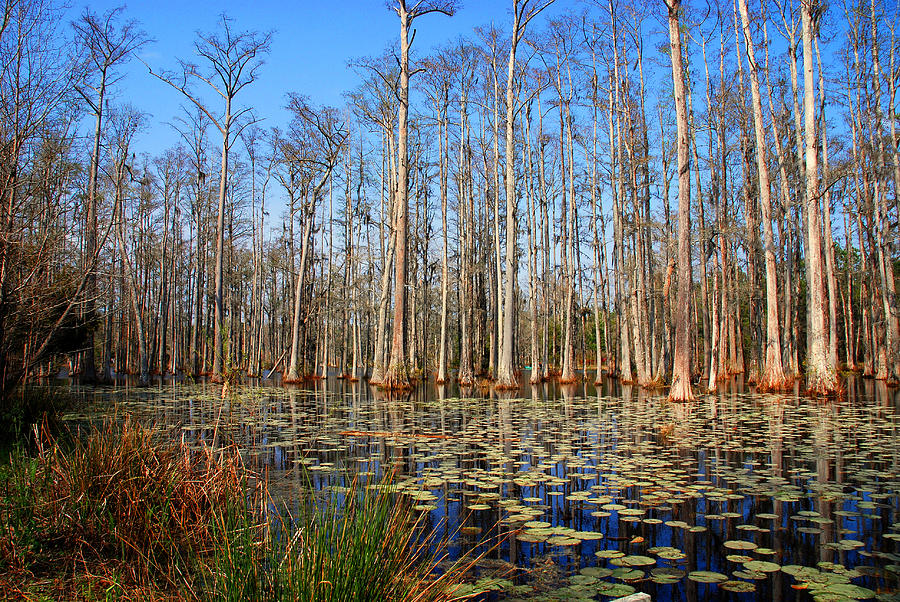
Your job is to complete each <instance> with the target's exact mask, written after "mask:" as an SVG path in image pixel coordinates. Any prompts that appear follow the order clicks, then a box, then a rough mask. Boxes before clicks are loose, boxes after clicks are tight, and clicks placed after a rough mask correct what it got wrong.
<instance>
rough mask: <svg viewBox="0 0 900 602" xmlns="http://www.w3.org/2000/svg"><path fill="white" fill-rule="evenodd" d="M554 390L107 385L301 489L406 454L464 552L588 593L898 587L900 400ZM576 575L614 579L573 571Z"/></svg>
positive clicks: (336, 481)
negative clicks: (539, 572) (445, 393)
mask: <svg viewBox="0 0 900 602" xmlns="http://www.w3.org/2000/svg"><path fill="white" fill-rule="evenodd" d="M547 391H549V392H551V394H549V395H543V394H540V391H539V390H538V394H536V395H535V396H533V397H530V398H524V399H503V400H497V399H460V398H447V399H431V400H426V401H421V400H416V399H415V398H414V397H409V398H403V399H390V400H386V399H376V398H375V397H373V396H372V394H371V393H370V391H369V390H368V389H367V388H366V387H365V386H359V385H356V386H354V387H349V386H348V387H345V388H344V390H343V391H335V390H329V389H325V388H322V387H319V388H317V389H315V390H301V389H291V390H284V389H275V388H270V389H254V388H249V387H248V388H237V389H236V390H235V391H234V392H233V395H232V396H230V397H229V398H228V399H226V400H224V401H223V400H222V399H221V396H220V395H217V394H216V391H215V390H214V388H210V389H207V388H204V387H202V386H197V387H177V388H167V389H165V390H160V391H156V392H154V391H147V390H143V391H129V392H127V393H120V392H115V393H106V395H109V396H110V397H113V398H115V399H116V400H117V401H118V403H119V404H120V406H121V407H122V408H124V409H126V410H127V411H128V412H129V413H132V414H134V415H136V416H143V417H145V418H146V419H147V420H148V421H153V422H154V423H156V424H162V425H163V426H164V427H166V428H167V429H168V431H167V432H169V433H170V435H171V436H173V437H178V438H179V439H182V438H183V439H184V440H185V442H186V443H188V444H193V445H198V446H200V445H215V444H216V442H218V443H219V444H224V443H225V442H233V443H235V444H237V445H238V446H240V447H241V448H242V449H244V450H245V453H246V454H247V461H248V462H250V463H251V464H254V465H258V466H259V467H260V468H265V469H267V470H268V471H269V474H270V480H271V481H274V482H278V481H279V480H280V482H281V485H280V486H279V488H280V489H279V491H280V493H281V495H282V496H283V497H284V498H285V499H290V498H291V496H296V495H297V494H298V489H297V483H299V482H300V481H301V480H303V479H307V478H309V479H311V480H312V483H313V484H314V486H315V487H316V488H317V489H319V490H322V491H333V490H334V488H336V487H340V486H342V485H345V484H346V482H347V480H348V479H349V478H352V475H356V476H357V477H359V476H360V475H362V476H364V477H365V478H368V479H370V480H375V479H377V478H378V477H379V475H381V474H383V473H385V472H388V471H390V472H392V473H393V474H394V475H395V477H394V479H395V482H396V483H397V487H398V491H400V492H401V494H402V495H404V496H409V498H410V499H411V500H413V502H414V504H415V507H416V508H417V509H418V510H419V511H420V512H423V513H428V514H429V516H430V520H432V521H433V522H437V521H439V520H442V519H446V520H447V521H448V526H449V528H450V530H451V531H452V530H453V529H454V528H456V527H461V528H460V529H459V530H458V533H459V537H460V540H459V541H458V543H457V546H458V547H457V549H458V551H463V550H465V549H467V546H470V545H473V544H474V542H473V541H470V540H472V539H474V536H476V535H478V536H479V537H480V535H481V534H485V533H495V534H497V535H498V536H499V535H502V530H503V529H506V530H508V531H509V532H510V533H511V534H510V536H509V537H506V538H505V539H504V540H503V541H504V543H502V544H501V546H500V548H499V552H500V554H501V555H502V556H503V558H504V559H505V560H508V561H509V562H511V563H513V564H515V565H518V566H521V567H524V568H529V569H530V568H533V567H534V566H535V564H536V563H537V562H539V561H540V560H541V559H543V558H552V559H554V562H555V563H556V564H557V566H558V570H559V573H560V575H561V579H563V586H564V587H565V588H566V589H565V591H566V592H568V593H567V594H566V595H568V596H570V597H572V598H574V599H583V598H584V599H586V598H594V599H597V598H598V597H599V598H605V597H607V596H613V595H626V594H627V593H631V591H635V590H636V589H641V590H645V591H647V588H649V587H653V588H654V589H653V597H654V600H657V599H659V600H665V599H679V598H682V597H684V595H685V589H684V588H685V587H686V584H687V583H688V582H689V581H691V582H694V583H697V584H699V585H695V586H693V587H699V588H700V589H701V590H703V591H705V590H706V588H713V590H711V591H715V588H718V589H721V590H723V591H727V592H733V593H735V594H741V593H743V594H748V595H750V594H753V595H755V596H757V597H759V598H767V597H772V595H773V588H776V587H780V588H782V589H783V590H785V591H783V592H782V594H783V595H782V597H785V598H786V597H790V596H791V595H792V594H793V592H792V590H791V589H790V587H791V586H792V585H794V586H798V587H802V588H803V589H804V590H805V591H807V592H809V593H811V594H813V595H814V596H819V597H820V598H822V599H855V598H853V596H862V595H864V594H866V593H867V592H869V591H872V592H874V591H878V592H881V593H884V594H885V595H889V594H892V593H894V592H896V591H897V588H898V581H900V547H898V546H900V516H898V507H900V497H898V491H900V473H898V470H900V469H898V466H900V460H898V458H900V437H897V431H898V427H900V414H898V413H897V410H896V408H895V407H894V406H893V405H891V404H885V403H878V402H876V401H873V400H872V399H871V398H860V399H854V400H852V401H830V402H827V403H821V402H817V403H811V402H809V400H806V399H803V398H796V397H790V396H771V395H756V394H750V393H729V394H720V395H711V396H705V397H701V398H699V399H698V400H697V401H696V402H694V403H691V404H680V405H678V406H675V405H670V404H667V403H665V401H664V400H663V398H661V397H654V396H649V395H645V394H644V393H642V392H637V391H633V392H631V390H630V389H628V388H625V389H623V390H622V391H621V394H618V395H616V396H605V395H598V396H589V397H578V396H571V395H570V396H566V397H561V398H554V397H553V395H552V390H551V389H547ZM823 561H824V562H826V563H827V562H831V563H833V565H834V566H833V567H829V565H827V564H825V565H822V564H821V563H822V562H823ZM837 566H842V567H844V569H843V571H842V570H841V569H837V568H835V567H837ZM791 567H800V568H799V569H796V570H795V569H794V568H791ZM825 567H829V568H825ZM584 571H588V572H587V573H585V572H584ZM791 571H794V573H796V574H794V573H792V572H791ZM779 572H783V573H785V574H786V576H783V577H777V575H778V574H779ZM823 575H825V576H823ZM575 576H580V577H590V578H594V579H598V580H599V581H598V582H597V583H588V582H587V581H586V580H585V579H578V580H576V581H573V582H568V581H565V580H566V579H571V578H574V577H575ZM623 576H625V577H626V579H627V581H628V584H624V583H622V581H623V579H622V577H623ZM605 580H608V581H605ZM524 583H527V578H525V581H524V582H523V581H522V578H519V580H517V581H515V584H516V586H519V585H523V584H524ZM604 584H605V585H604ZM832 585H851V586H854V587H853V588H850V587H846V588H840V587H839V588H836V589H834V588H832V589H829V587H830V586H832ZM619 586H622V587H619ZM856 587H858V588H860V589H855V588H856ZM572 588H576V589H572ZM584 588H588V589H584ZM626 588H631V591H626ZM502 591H503V592H504V593H503V594H501V595H506V594H509V592H510V591H511V590H509V589H508V588H505V589H503V590H502ZM547 591H549V590H547V589H545V590H540V588H535V591H533V592H525V591H523V592H519V593H516V594H515V595H521V596H539V595H545V594H547ZM610 592H612V593H610ZM560 595H561V594H560ZM751 597H752V596H751ZM860 599H864V598H860Z"/></svg>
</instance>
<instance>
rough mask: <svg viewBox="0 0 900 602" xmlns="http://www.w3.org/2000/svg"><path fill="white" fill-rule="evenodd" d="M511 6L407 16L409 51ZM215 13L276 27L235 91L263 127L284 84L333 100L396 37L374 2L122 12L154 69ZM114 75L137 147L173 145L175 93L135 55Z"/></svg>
mask: <svg viewBox="0 0 900 602" xmlns="http://www.w3.org/2000/svg"><path fill="white" fill-rule="evenodd" d="M510 4H511V3H510V2H505V1H499V0H498V1H478V0H472V1H470V2H467V3H464V4H463V6H462V8H461V9H460V10H459V11H458V12H457V14H456V15H455V16H453V17H446V16H444V15H440V14H430V15H427V16H424V17H422V18H421V19H419V20H417V21H416V23H415V24H416V29H417V30H418V32H417V35H416V38H415V49H417V50H418V52H419V53H423V54H424V53H426V52H427V51H428V49H430V48H433V47H434V46H436V45H439V44H442V43H444V42H446V41H448V40H452V39H454V38H456V37H458V36H460V35H469V34H471V33H472V31H473V28H475V27H476V26H480V25H486V24H490V23H492V22H493V23H495V24H497V25H498V26H500V27H504V28H505V27H506V24H507V21H508V20H509V8H508V7H509V5H510ZM557 4H558V5H559V6H556V7H554V11H555V12H558V11H560V10H561V9H563V8H565V7H571V6H572V5H573V4H574V3H573V2H571V1H568V2H567V1H565V0H562V1H560V2H558V3H557ZM119 5H121V2H116V1H114V0H95V1H92V2H88V3H78V4H76V5H75V6H74V7H73V9H72V18H73V19H74V18H76V17H77V16H78V14H79V13H80V12H81V11H82V10H83V9H84V7H85V6H87V7H89V8H90V9H91V10H92V11H94V12H96V13H100V14H102V13H103V12H104V11H106V10H109V9H111V8H114V7H116V6H119ZM223 11H224V12H226V13H227V14H228V15H229V16H230V17H232V18H234V20H235V27H236V28H237V29H239V30H259V31H266V30H274V32H275V33H274V37H273V43H272V50H271V53H270V54H269V56H268V57H267V58H266V65H265V66H264V67H263V71H262V73H261V77H260V80H259V81H258V83H256V84H254V85H253V86H251V87H249V88H246V89H245V90H244V91H242V92H241V94H240V95H239V96H238V99H237V100H238V103H239V104H240V105H241V106H248V105H252V106H253V107H254V110H255V111H256V112H257V114H258V115H260V116H262V117H264V118H265V121H264V122H263V123H262V124H261V126H263V127H272V126H275V125H279V126H281V125H284V124H285V122H286V121H287V116H286V112H285V111H284V109H283V106H284V104H285V95H286V94H287V93H288V92H298V93H301V94H305V95H307V96H309V97H310V98H311V99H312V100H313V101H314V102H315V103H317V104H329V105H333V106H341V105H342V104H343V99H342V97H341V94H342V93H343V92H345V91H348V90H351V89H352V88H354V87H355V86H356V85H357V84H358V82H359V80H358V78H357V76H356V74H355V73H354V72H353V71H352V70H351V69H349V68H348V67H347V63H348V61H350V60H352V59H355V58H359V57H362V56H371V55H378V54H381V53H382V52H383V51H384V49H386V48H387V47H388V46H393V45H396V44H397V39H398V37H399V20H398V18H397V15H396V14H395V13H394V12H393V11H391V10H389V9H388V8H387V7H386V3H385V2H384V1H383V0H347V1H344V2H327V1H326V2H318V1H311V0H297V1H294V2H287V1H283V0H255V1H253V2H224V3H222V2H219V3H213V2H207V1H204V0H180V1H178V0H156V1H151V0H141V1H133V2H131V3H129V4H127V5H126V11H125V14H126V16H127V17H128V18H131V19H135V20H137V21H138V22H139V23H140V24H141V26H142V28H143V29H144V30H145V31H146V32H147V33H148V34H149V35H150V37H152V38H153V39H154V42H153V43H152V44H149V45H147V46H145V47H144V48H143V49H142V51H141V53H140V55H141V58H142V59H143V60H144V61H146V62H147V63H148V64H149V65H151V66H153V68H154V70H156V69H160V70H162V69H174V68H176V67H177V62H176V59H178V58H184V59H187V60H191V59H193V42H194V40H195V39H196V32H197V31H198V30H199V31H203V32H209V31H212V30H214V29H215V27H216V25H217V22H218V19H219V15H220V14H221V13H222V12H223ZM548 13H549V11H548ZM122 73H123V74H124V75H125V77H124V78H123V79H122V80H121V81H120V82H118V83H117V84H116V87H115V89H114V90H113V102H114V103H124V102H128V103H131V104H132V105H134V106H135V107H136V108H138V109H140V110H142V111H144V112H146V113H149V114H150V119H149V124H150V125H149V127H148V130H147V131H146V132H145V133H143V134H142V135H141V136H139V139H138V141H137V144H138V147H139V148H140V149H141V150H143V151H145V152H149V153H151V154H155V153H158V152H160V151H162V150H163V149H165V148H167V147H169V146H171V145H173V144H175V143H176V142H177V135H176V134H175V133H174V132H173V131H172V130H171V128H170V127H169V126H168V125H166V123H167V122H171V121H172V119H173V118H174V117H175V116H176V115H178V114H179V105H181V104H183V103H184V99H183V98H182V97H181V95H180V94H179V93H178V92H177V91H175V90H173V89H171V88H169V87H167V86H165V84H163V83H162V82H160V81H159V80H156V79H155V78H153V77H152V76H150V75H149V74H148V73H147V70H146V68H145V67H144V66H143V65H142V64H141V63H140V62H139V61H132V62H131V63H130V64H129V65H128V66H127V67H125V68H124V69H122ZM414 84H415V82H414ZM216 106H218V105H216Z"/></svg>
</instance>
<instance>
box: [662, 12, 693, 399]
mask: <svg viewBox="0 0 900 602" xmlns="http://www.w3.org/2000/svg"><path fill="white" fill-rule="evenodd" d="M665 3H666V7H667V8H668V13H669V14H668V18H669V44H670V47H669V48H670V54H671V57H672V82H673V88H674V94H675V117H676V123H677V127H678V289H677V293H676V300H675V304H676V308H677V310H676V312H675V357H674V369H673V373H672V387H671V388H670V389H669V400H670V401H690V400H692V399H693V398H694V394H693V392H692V391H691V345H690V337H691V324H690V320H691V279H692V278H691V223H690V220H691V174H690V164H689V161H690V158H689V154H690V134H689V132H688V120H687V102H686V99H685V86H684V68H683V66H682V58H681V33H680V31H679V21H678V17H679V15H678V12H679V10H680V7H681V1H680V0H665Z"/></svg>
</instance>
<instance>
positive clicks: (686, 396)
mask: <svg viewBox="0 0 900 602" xmlns="http://www.w3.org/2000/svg"><path fill="white" fill-rule="evenodd" d="M667 399H668V400H669V401H674V402H685V401H694V392H693V391H692V390H691V381H689V380H687V379H680V378H677V377H676V378H675V381H674V382H672V386H671V387H670V388H669V396H668V397H667Z"/></svg>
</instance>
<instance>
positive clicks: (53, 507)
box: [0, 421, 248, 590]
mask: <svg viewBox="0 0 900 602" xmlns="http://www.w3.org/2000/svg"><path fill="white" fill-rule="evenodd" d="M35 440H36V446H37V453H36V454H35V455H34V456H31V457H28V456H25V455H22V454H14V455H12V457H11V460H10V462H9V465H8V466H7V467H6V471H5V474H4V475H3V481H4V482H3V483H2V485H3V490H4V491H5V495H4V497H3V498H2V500H0V518H2V521H3V524H4V526H5V530H4V533H3V534H2V536H0V568H3V569H6V570H7V571H12V573H13V574H18V575H19V576H20V577H25V578H27V577H28V576H29V575H30V576H32V577H41V576H44V575H47V576H57V575H60V574H62V575H68V576H78V575H92V574H97V575H103V574H105V573H110V572H111V573H116V574H117V575H118V581H125V582H127V583H130V584H132V585H134V586H145V585H148V584H152V585H154V586H156V587H158V588H162V589H178V588H182V589H183V588H187V589H188V590H190V589H191V573H192V572H193V571H192V570H191V569H192V565H194V564H195V561H196V559H197V558H200V557H202V556H204V555H206V554H208V553H210V551H211V550H214V549H217V548H218V546H219V545H220V544H221V543H222V537H223V536H224V534H225V533H224V532H223V530H222V529H219V528H218V524H217V523H218V522H223V521H224V522H225V523H226V524H231V523H233V522H235V521H240V520H244V519H245V515H246V511H245V510H244V508H245V506H246V505H245V499H246V492H247V483H248V481H247V478H246V471H245V470H244V469H243V466H242V465H241V463H240V458H239V457H238V456H237V454H236V452H234V451H233V450H225V451H223V452H219V453H217V454H213V453H212V452H211V451H209V450H206V451H203V452H200V453H197V452H190V451H188V450H187V449H186V448H184V447H181V446H177V445H162V444H158V443H156V442H154V441H153V438H152V433H151V431H150V430H148V429H145V428H142V427H140V426H137V425H134V424H132V423H130V422H127V421H126V422H125V423H124V424H122V425H117V424H114V423H113V422H111V421H110V422H106V423H104V424H102V425H100V426H95V427H92V428H91V429H90V432H89V433H88V434H87V435H86V436H84V437H74V438H73V440H72V442H71V443H70V445H69V446H68V447H69V448H68V449H64V448H63V445H62V444H60V443H59V442H58V441H57V440H56V439H55V438H53V437H52V436H50V435H49V434H47V432H46V431H45V430H41V431H37V432H36V435H35ZM217 519H218V520H217Z"/></svg>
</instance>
